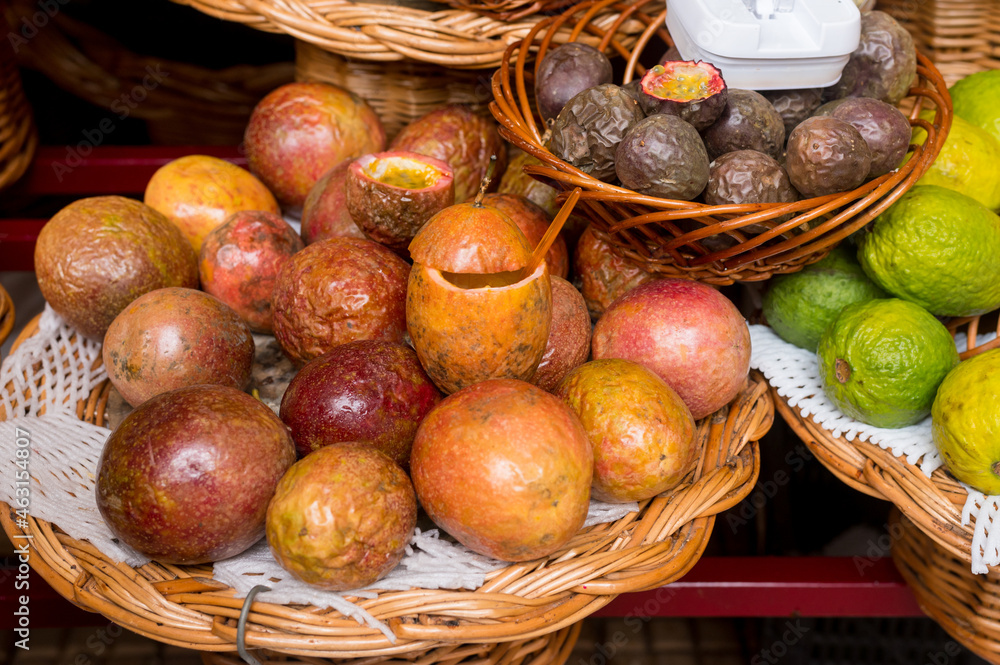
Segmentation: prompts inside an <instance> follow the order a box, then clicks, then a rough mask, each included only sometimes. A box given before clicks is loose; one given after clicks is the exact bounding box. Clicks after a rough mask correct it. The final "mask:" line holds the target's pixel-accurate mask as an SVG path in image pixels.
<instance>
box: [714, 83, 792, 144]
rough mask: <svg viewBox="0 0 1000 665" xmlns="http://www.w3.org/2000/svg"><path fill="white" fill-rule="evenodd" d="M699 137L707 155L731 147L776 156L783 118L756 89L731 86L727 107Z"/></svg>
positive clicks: (783, 123)
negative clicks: (702, 141)
mask: <svg viewBox="0 0 1000 665" xmlns="http://www.w3.org/2000/svg"><path fill="white" fill-rule="evenodd" d="M702 138H703V139H704V140H705V148H706V149H707V150H708V156H709V158H710V159H715V158H716V157H718V156H719V155H724V154H726V153H727V152H733V151H734V150H756V151H758V152H762V153H764V154H765V155H770V156H771V157H774V158H775V159H778V158H779V157H780V156H781V148H782V147H783V146H784V145H785V121H784V120H783V119H782V118H781V115H779V114H778V111H777V110H776V109H775V108H774V106H772V105H771V102H769V101H767V99H766V98H765V97H764V96H763V95H761V94H760V93H759V92H754V91H753V90H742V89H739V88H730V90H729V101H728V103H727V104H726V108H725V109H724V110H723V111H722V115H720V116H719V119H718V120H716V121H715V122H714V123H712V125H711V126H710V127H709V128H708V129H706V130H705V131H704V133H703V134H702Z"/></svg>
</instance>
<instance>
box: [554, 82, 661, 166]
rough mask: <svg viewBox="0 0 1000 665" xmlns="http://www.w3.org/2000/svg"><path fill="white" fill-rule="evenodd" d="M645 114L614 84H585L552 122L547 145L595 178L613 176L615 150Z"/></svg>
mask: <svg viewBox="0 0 1000 665" xmlns="http://www.w3.org/2000/svg"><path fill="white" fill-rule="evenodd" d="M643 118H645V114H644V113H643V112H642V109H641V108H640V107H639V103H638V102H637V101H636V100H635V99H634V98H633V97H632V96H630V95H629V94H628V93H626V92H625V91H623V90H622V89H621V88H619V87H618V86H617V85H614V84H612V83H606V84H603V85H598V86H594V87H593V88H588V89H587V90H584V91H583V92H581V93H579V94H578V95H576V96H575V97H573V98H572V99H571V100H569V101H568V102H567V103H566V106H564V107H563V110H562V111H560V112H559V116H558V117H557V118H556V121H555V123H554V124H553V125H552V140H551V143H550V148H551V150H552V153H553V154H554V155H555V156H556V157H558V158H559V159H561V160H563V161H565V162H567V163H569V164H571V165H573V166H575V167H576V168H578V169H580V170H581V171H583V172H584V173H589V174H590V175H592V176H593V177H595V178H597V179H598V180H603V181H605V182H609V181H611V180H613V179H614V178H615V150H617V149H618V144H619V143H620V142H621V140H622V139H623V138H625V135H626V134H627V133H628V131H629V130H630V129H631V128H632V126H633V125H635V124H636V123H637V122H639V121H640V120H642V119H643Z"/></svg>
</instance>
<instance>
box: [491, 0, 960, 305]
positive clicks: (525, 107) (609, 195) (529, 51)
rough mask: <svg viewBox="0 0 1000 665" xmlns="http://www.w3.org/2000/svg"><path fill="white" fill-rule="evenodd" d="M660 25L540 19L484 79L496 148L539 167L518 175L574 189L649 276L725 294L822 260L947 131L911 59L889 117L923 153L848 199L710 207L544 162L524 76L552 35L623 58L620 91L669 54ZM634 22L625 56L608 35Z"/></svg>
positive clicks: (584, 8)
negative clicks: (910, 81) (904, 125)
mask: <svg viewBox="0 0 1000 665" xmlns="http://www.w3.org/2000/svg"><path fill="white" fill-rule="evenodd" d="M608 8H613V9H615V11H616V12H618V13H619V15H618V19H617V20H616V21H615V23H614V24H613V25H612V26H610V27H608V28H605V27H603V26H599V25H596V24H595V23H594V21H593V17H594V16H595V15H601V14H602V12H605V11H606V10H607V9H608ZM665 17H666V10H665V8H664V5H663V2H662V0H638V2H635V3H633V4H623V3H617V2H615V0H586V1H585V2H582V3H580V4H578V5H575V6H574V7H572V8H571V9H568V10H566V11H565V12H563V13H562V14H561V15H559V16H558V17H550V18H546V19H543V20H541V21H539V22H538V24H537V25H536V26H535V28H534V29H533V30H532V31H531V32H530V33H529V34H528V35H526V36H525V37H524V39H522V40H521V41H520V42H519V43H517V44H513V45H511V46H510V47H509V48H508V49H507V51H506V53H504V58H503V62H502V63H501V66H500V70H499V71H497V72H496V73H495V74H494V78H493V96H494V103H493V105H492V106H491V110H492V111H493V115H494V117H495V118H496V119H497V121H498V122H499V123H500V126H501V129H500V132H501V134H502V135H503V136H504V138H506V139H507V140H509V141H510V142H512V143H513V144H514V145H516V146H517V147H519V148H521V149H522V150H524V151H526V152H529V153H531V154H532V155H534V156H535V157H537V158H538V159H539V160H541V161H542V163H543V164H542V165H541V166H528V167H525V172H527V173H529V174H531V175H533V176H539V177H542V178H545V179H547V180H548V181H549V182H553V183H555V184H556V185H557V186H559V187H561V188H562V189H564V190H567V189H572V188H574V187H580V188H582V189H583V196H582V197H581V200H580V206H579V209H580V210H581V212H583V213H584V214H585V215H586V216H587V217H589V218H590V220H591V221H592V222H593V223H594V225H595V226H596V227H597V228H598V229H599V230H603V231H605V232H607V234H608V237H609V239H610V241H611V242H612V244H613V246H614V247H615V248H616V250H617V251H618V252H620V253H621V254H622V255H623V256H625V257H627V258H629V259H631V260H632V261H634V262H636V263H638V264H639V265H641V266H643V267H645V268H646V269H647V270H649V271H654V272H660V273H665V274H667V275H670V276H676V277H687V278H692V279H698V280H701V281H705V282H709V283H712V284H717V285H726V284H732V283H733V282H753V281H759V280H764V279H767V278H769V277H771V276H772V275H776V274H782V273H789V272H795V271H796V270H800V269H801V268H803V267H804V266H805V265H807V264H809V263H813V262H815V261H818V260H819V259H821V258H823V256H825V255H826V254H827V253H828V252H829V251H830V250H831V249H832V248H833V247H834V246H836V245H837V243H839V242H840V241H841V240H843V239H844V238H846V237H847V236H848V235H850V234H851V233H853V232H855V231H857V230H859V229H861V228H862V227H863V226H864V225H865V224H867V223H868V222H870V221H871V220H873V219H874V218H875V217H876V216H877V215H878V214H879V213H880V212H882V211H883V210H884V209H885V208H887V207H888V206H889V205H890V204H892V203H893V202H894V201H895V200H896V199H898V198H899V197H900V196H902V195H903V193H905V192H906V191H907V190H908V189H909V188H910V187H911V186H912V185H913V184H914V183H915V182H916V181H917V180H918V179H919V178H920V176H921V175H922V174H923V173H924V171H925V170H926V169H927V168H928V167H929V166H930V164H931V162H932V161H933V160H934V157H935V156H936V155H937V153H938V152H939V150H940V148H941V145H942V144H943V142H944V139H945V137H946V135H947V133H948V129H949V128H950V126H951V118H952V110H951V100H950V98H949V96H948V90H947V87H946V85H945V82H944V79H942V78H941V75H940V73H939V72H938V71H937V69H935V67H934V65H933V64H931V62H930V61H929V60H927V59H926V58H924V57H923V56H920V55H919V54H918V59H919V62H918V68H917V73H918V80H917V82H916V83H915V85H914V86H913V87H912V88H911V90H910V91H909V96H908V97H907V98H905V99H904V100H902V102H901V103H900V107H901V108H905V109H907V114H908V116H909V118H910V123H911V125H913V126H919V127H923V128H924V129H925V130H927V131H928V138H927V140H926V141H925V142H924V143H923V144H922V145H919V146H918V145H912V146H910V151H909V157H908V160H907V161H906V163H905V164H904V165H903V166H901V167H900V168H899V169H897V170H895V171H892V172H890V173H887V174H885V175H883V176H880V177H878V178H875V179H873V180H870V181H868V182H866V183H864V184H863V185H862V186H860V187H858V188H857V189H855V190H853V191H849V192H843V193H840V194H831V195H828V196H823V197H817V198H810V199H804V200H801V201H798V202H795V203H769V204H756V205H746V204H744V205H724V206H709V205H705V204H703V203H698V202H693V201H677V200H670V199H662V198H656V197H652V196H644V195H641V194H637V193H636V192H633V191H631V190H628V189H624V188H622V187H617V186H614V185H611V184H608V183H605V182H602V181H600V180H597V179H596V178H593V177H591V176H590V175H588V174H586V173H584V172H583V171H580V170H578V169H576V168H575V167H573V166H571V165H570V164H567V163H566V162H564V161H562V160H561V159H559V158H558V157H556V156H555V155H553V154H552V153H551V152H549V150H548V148H547V147H546V137H545V125H544V124H543V123H542V121H541V119H540V118H539V117H538V116H537V115H536V113H535V112H534V111H533V106H534V92H533V91H534V72H535V70H536V69H537V67H538V65H539V63H540V62H541V59H542V58H544V56H545V54H546V52H547V51H548V49H549V48H551V47H552V44H553V43H554V39H553V37H554V36H555V35H556V34H557V33H558V34H562V32H563V31H565V30H566V29H567V28H571V29H572V32H571V33H570V38H571V39H576V38H579V37H582V36H583V35H593V36H595V37H598V38H600V40H601V47H607V48H610V49H611V51H613V52H616V53H618V54H620V55H621V56H622V57H623V58H626V60H627V63H626V66H625V70H624V71H625V73H624V78H623V80H622V83H628V82H629V81H631V80H632V78H633V77H634V76H636V75H641V74H642V73H643V72H644V71H645V68H644V66H643V64H642V62H640V61H644V62H645V63H646V65H647V66H650V65H652V64H655V62H656V59H657V58H658V57H659V56H660V55H661V54H662V53H663V52H664V51H665V50H666V48H667V46H668V45H672V44H673V42H672V40H671V38H670V35H669V34H668V32H667V30H666V27H665ZM634 21H639V22H641V24H642V25H644V26H645V30H644V31H643V32H642V34H641V36H640V37H639V39H638V41H636V43H635V44H634V45H632V46H629V45H627V44H625V43H623V41H622V37H623V33H621V32H620V31H619V27H620V26H621V25H625V24H626V23H627V22H628V23H631V22H634ZM723 76H725V72H723ZM924 109H933V112H934V118H933V121H932V122H928V121H927V120H924V119H921V118H919V117H918V114H919V113H920V111H921V110H924ZM789 216H790V217H789ZM761 227H763V228H764V230H763V231H760V229H761ZM752 231H753V232H752Z"/></svg>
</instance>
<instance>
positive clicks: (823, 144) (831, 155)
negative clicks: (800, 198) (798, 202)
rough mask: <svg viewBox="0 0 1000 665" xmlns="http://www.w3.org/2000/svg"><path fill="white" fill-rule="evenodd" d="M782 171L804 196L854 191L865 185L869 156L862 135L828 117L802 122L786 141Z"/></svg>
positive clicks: (869, 164)
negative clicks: (785, 172) (783, 168)
mask: <svg viewBox="0 0 1000 665" xmlns="http://www.w3.org/2000/svg"><path fill="white" fill-rule="evenodd" d="M786 153H787V156H786V158H785V168H786V169H787V170H788V178H789V179H790V180H791V181H792V185H794V186H795V189H797V190H799V191H800V192H801V193H802V194H803V195H804V196H825V195H827V194H834V193H836V192H845V191H848V190H851V189H854V188H855V187H857V186H858V185H860V184H861V183H863V182H864V181H865V178H867V177H868V171H869V170H870V169H871V162H872V154H871V150H870V149H869V148H868V144H867V143H866V142H865V139H864V137H863V136H861V133H860V132H858V130H856V129H855V128H854V127H852V126H851V125H850V124H848V123H846V122H844V121H843V120H839V119H837V118H833V117H830V116H813V117H812V118H807V119H806V120H803V121H802V122H801V123H800V124H799V126H798V127H796V128H795V129H793V130H792V135H791V136H789V137H788V146H787V151H786Z"/></svg>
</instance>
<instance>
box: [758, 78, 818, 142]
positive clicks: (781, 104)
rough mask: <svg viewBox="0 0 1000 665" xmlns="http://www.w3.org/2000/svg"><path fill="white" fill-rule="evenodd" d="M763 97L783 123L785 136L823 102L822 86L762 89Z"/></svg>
mask: <svg viewBox="0 0 1000 665" xmlns="http://www.w3.org/2000/svg"><path fill="white" fill-rule="evenodd" d="M760 94H762V95H763V96H764V99H766V100H767V101H769V102H771V106H773V107H774V110H775V111H777V112H778V115H780V116H781V119H782V120H783V121H784V123H785V138H787V137H788V135H789V134H791V133H792V130H793V129H795V126H796V125H798V124H799V123H800V122H802V121H803V120H805V119H806V118H808V117H809V116H811V115H812V114H813V113H814V112H815V111H816V109H818V108H819V106H820V104H822V103H823V89H822V88H802V89H800V90H763V91H761V93H760Z"/></svg>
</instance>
